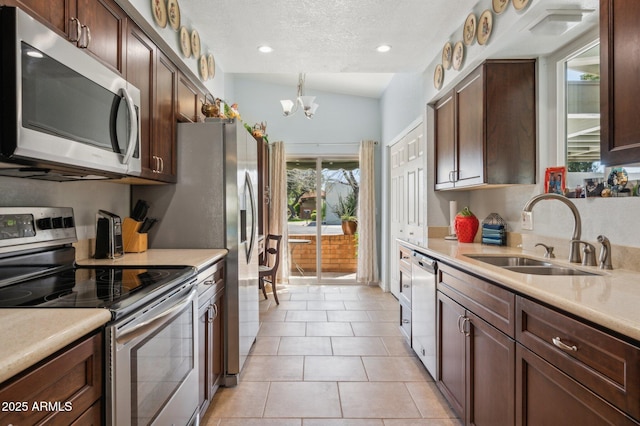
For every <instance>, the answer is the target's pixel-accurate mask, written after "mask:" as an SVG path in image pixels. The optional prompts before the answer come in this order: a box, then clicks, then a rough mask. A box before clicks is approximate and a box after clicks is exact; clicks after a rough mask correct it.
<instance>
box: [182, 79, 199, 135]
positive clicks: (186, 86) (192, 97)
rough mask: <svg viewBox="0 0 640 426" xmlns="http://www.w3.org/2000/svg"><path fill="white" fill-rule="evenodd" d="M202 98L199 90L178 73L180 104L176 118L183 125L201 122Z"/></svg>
mask: <svg viewBox="0 0 640 426" xmlns="http://www.w3.org/2000/svg"><path fill="white" fill-rule="evenodd" d="M199 103H200V96H199V93H198V89H196V87H195V86H194V85H193V83H191V81H190V80H189V79H188V78H187V77H186V76H185V75H184V74H182V73H181V72H179V73H178V104H177V108H176V116H177V119H178V121H180V122H183V123H185V122H186V123H196V122H198V121H199V114H198V113H199V111H200V107H199Z"/></svg>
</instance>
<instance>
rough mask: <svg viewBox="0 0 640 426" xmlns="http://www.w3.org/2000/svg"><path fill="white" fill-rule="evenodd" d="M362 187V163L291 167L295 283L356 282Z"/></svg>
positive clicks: (311, 162) (302, 162) (322, 161)
mask: <svg viewBox="0 0 640 426" xmlns="http://www.w3.org/2000/svg"><path fill="white" fill-rule="evenodd" d="M359 185H360V170H359V168H358V159H357V158H329V157H327V158H322V157H321V158H313V159H304V158H299V159H292V160H290V161H288V162H287V192H288V208H289V222H288V231H289V251H290V253H289V255H290V257H289V258H290V260H291V261H290V268H291V269H290V277H289V281H290V283H292V284H297V283H323V284H330V283H355V276H356V268H357V257H356V252H357V241H358V236H357V217H356V215H357V200H358V190H359Z"/></svg>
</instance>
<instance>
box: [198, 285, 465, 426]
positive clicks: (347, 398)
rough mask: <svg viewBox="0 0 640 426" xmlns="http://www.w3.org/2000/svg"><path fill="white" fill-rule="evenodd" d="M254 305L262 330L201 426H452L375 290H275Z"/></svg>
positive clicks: (390, 308) (384, 296)
mask: <svg viewBox="0 0 640 426" xmlns="http://www.w3.org/2000/svg"><path fill="white" fill-rule="evenodd" d="M278 297H279V299H280V305H276V304H275V302H274V301H273V296H272V295H271V294H269V299H268V300H263V297H262V295H261V296H260V299H261V302H260V320H261V326H260V331H259V333H258V338H257V339H256V343H255V345H254V346H253V348H252V350H251V353H250V354H249V357H248V358H247V362H246V363H245V365H244V368H243V370H242V373H241V376H240V383H239V384H238V385H237V386H236V387H233V388H220V389H219V390H218V392H217V393H216V395H215V397H214V399H213V402H212V404H211V406H210V408H209V410H208V411H207V413H206V415H205V416H204V418H203V419H202V421H201V424H202V425H205V426H231V425H233V426H246V425H249V426H262V425H277V426H281V425H282V426H288V425H292V426H294V425H295V426H370V425H371V426H410V425H416V426H417V425H442V426H459V425H460V424H461V423H460V422H459V420H458V419H456V416H455V414H454V413H453V411H452V410H451V408H450V407H449V405H448V404H447V402H446V401H445V399H444V398H443V397H442V395H441V394H440V392H439V391H438V389H437V387H436V385H435V383H434V382H433V379H432V378H431V376H430V375H429V373H427V371H426V370H425V369H424V367H423V366H422V364H421V363H420V361H419V360H418V358H417V357H416V356H415V355H414V354H413V352H412V350H411V348H410V347H409V346H408V345H407V343H406V342H405V340H404V338H403V337H402V335H401V334H400V331H399V329H398V325H397V324H396V322H397V319H398V316H399V308H398V301H397V300H396V299H395V298H394V297H393V296H392V295H391V294H389V293H384V292H382V291H381V290H380V289H379V288H378V287H366V286H355V285H289V286H280V288H279V291H278Z"/></svg>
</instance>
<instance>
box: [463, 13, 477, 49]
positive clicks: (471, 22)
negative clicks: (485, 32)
mask: <svg viewBox="0 0 640 426" xmlns="http://www.w3.org/2000/svg"><path fill="white" fill-rule="evenodd" d="M475 36H476V15H475V14H473V13H470V14H469V16H467V19H466V21H464V27H463V28H462V41H464V44H466V45H467V46H470V45H471V43H473V39H474V38H475Z"/></svg>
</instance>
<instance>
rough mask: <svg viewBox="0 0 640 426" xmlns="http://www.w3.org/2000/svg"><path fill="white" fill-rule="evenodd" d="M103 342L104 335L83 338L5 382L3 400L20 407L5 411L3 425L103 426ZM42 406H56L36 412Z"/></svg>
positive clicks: (1, 418)
mask: <svg viewBox="0 0 640 426" xmlns="http://www.w3.org/2000/svg"><path fill="white" fill-rule="evenodd" d="M103 339H104V336H103V334H102V333H101V332H100V333H97V334H94V335H92V336H89V337H87V338H85V339H82V340H80V341H79V342H76V343H74V344H72V345H70V346H69V347H67V348H65V349H63V350H62V351H60V352H58V353H57V354H55V355H53V356H51V357H49V358H48V359H47V360H44V361H42V362H41V363H40V364H38V365H36V366H34V367H33V368H31V369H30V370H28V371H27V372H25V373H21V374H20V375H19V376H17V377H16V378H15V379H10V380H8V381H7V382H5V383H4V384H3V386H2V388H0V401H2V402H7V403H8V402H15V403H19V404H21V405H20V406H19V407H11V409H4V408H3V410H2V411H0V424H3V425H5V424H16V425H23V424H24V425H27V424H29V425H33V424H41V423H44V422H47V423H48V424H61V425H62V424H78V425H80V424H93V425H101V424H103V421H102V409H101V407H102V386H103V367H104V366H103V352H104V344H103ZM41 403H49V404H54V405H56V404H57V406H56V407H54V409H48V408H47V409H42V410H39V409H37V408H35V409H34V404H36V407H39V406H40V405H39V404H41ZM25 404H26V405H25Z"/></svg>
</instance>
